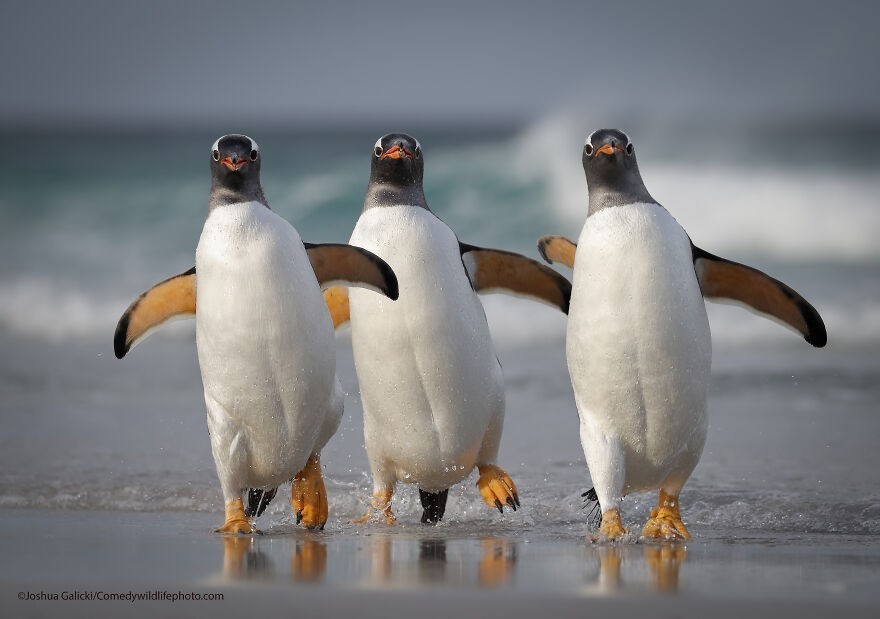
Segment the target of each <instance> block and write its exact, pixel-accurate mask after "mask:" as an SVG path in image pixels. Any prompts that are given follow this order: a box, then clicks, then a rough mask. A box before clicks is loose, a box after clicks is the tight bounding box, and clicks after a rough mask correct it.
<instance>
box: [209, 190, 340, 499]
mask: <svg viewBox="0 0 880 619" xmlns="http://www.w3.org/2000/svg"><path fill="white" fill-rule="evenodd" d="M196 278H197V279H196V295H197V302H196V307H197V309H196V344H197V347H198V354H199V365H200V366H201V371H202V381H203V383H204V387H205V399H206V402H207V403H208V427H209V430H210V432H211V439H212V443H213V447H214V448H215V458H217V449H218V446H219V449H220V451H221V456H220V458H219V459H218V471H220V469H221V464H222V463H221V462H220V461H219V460H222V459H223V458H224V456H223V454H225V453H226V452H228V451H235V450H237V452H238V454H239V455H241V454H242V448H243V450H244V451H243V453H244V454H246V455H245V456H242V457H246V458H247V462H246V470H247V477H248V479H245V480H239V483H242V484H247V485H251V486H255V487H259V486H263V487H265V486H271V485H277V484H278V483H282V482H284V481H286V480H289V479H290V478H291V477H292V476H293V475H294V474H295V473H296V472H297V471H299V470H300V469H301V468H302V467H303V466H304V464H305V462H306V459H307V458H308V457H309V455H310V454H311V453H312V452H313V451H315V450H316V449H320V447H322V446H323V443H322V442H321V441H323V442H326V440H327V439H329V436H326V437H325V436H322V435H326V434H327V426H328V425H329V426H331V427H332V426H333V424H332V421H331V422H330V423H327V422H328V419H329V418H332V416H333V415H339V414H341V400H340V399H339V394H335V393H334V388H335V373H336V359H335V344H334V339H333V328H332V325H331V323H330V318H329V315H328V313H327V311H326V310H325V308H324V303H323V297H322V295H321V291H320V288H319V287H318V283H317V280H316V279H315V275H314V272H313V271H312V268H311V265H310V263H309V259H308V255H307V254H306V251H305V248H304V247H303V244H302V241H301V240H300V238H299V235H298V234H297V232H296V230H294V228H293V227H292V226H291V225H290V224H289V223H288V222H287V221H285V220H284V219H282V218H281V217H279V216H278V215H276V214H274V213H273V212H272V211H270V210H269V209H267V208H266V207H264V206H262V205H260V204H257V203H243V204H235V205H231V206H223V207H220V208H217V209H215V210H214V211H212V212H211V214H210V215H209V217H208V219H207V221H206V222H205V227H204V229H203V231H202V236H201V238H200V240H199V246H198V249H197V251H196ZM332 429H335V427H332ZM332 429H331V430H330V433H331V434H332ZM224 450H225V451H224ZM233 456H234V454H228V457H233ZM221 477H222V471H221Z"/></svg>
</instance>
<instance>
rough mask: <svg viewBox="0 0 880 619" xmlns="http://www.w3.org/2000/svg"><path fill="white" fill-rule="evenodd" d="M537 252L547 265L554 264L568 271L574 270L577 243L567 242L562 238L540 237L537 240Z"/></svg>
mask: <svg viewBox="0 0 880 619" xmlns="http://www.w3.org/2000/svg"><path fill="white" fill-rule="evenodd" d="M538 251H539V252H541V257H542V258H544V260H546V261H547V262H548V263H549V264H553V263H554V262H556V263H559V264H563V265H565V266H567V267H568V268H569V269H573V268H574V255H575V253H576V252H577V243H573V242H572V241H569V240H568V239H567V238H565V237H564V236H556V235H549V236H542V237H541V238H540V239H538Z"/></svg>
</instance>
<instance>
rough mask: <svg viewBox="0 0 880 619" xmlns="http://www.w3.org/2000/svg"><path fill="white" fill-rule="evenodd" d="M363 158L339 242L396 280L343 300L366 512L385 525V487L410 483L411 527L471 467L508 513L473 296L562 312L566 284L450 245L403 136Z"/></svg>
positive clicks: (491, 363) (507, 487) (493, 365)
mask: <svg viewBox="0 0 880 619" xmlns="http://www.w3.org/2000/svg"><path fill="white" fill-rule="evenodd" d="M371 159H372V164H371V173H370V182H369V185H368V187H367V195H366V199H365V201H364V210H363V213H362V214H361V216H360V218H359V219H358V222H357V225H356V226H355V229H354V232H353V234H352V236H351V240H350V241H349V242H350V243H351V244H352V245H356V246H358V247H363V248H364V249H367V250H369V251H371V252H373V253H375V254H376V255H378V256H381V257H382V258H383V259H384V260H386V261H387V262H388V264H389V265H391V267H392V268H393V269H394V272H395V273H396V274H397V277H398V282H399V284H400V298H399V299H398V300H397V301H395V302H393V303H390V302H388V303H386V302H385V300H384V299H381V300H380V299H379V297H378V296H377V295H372V296H373V298H371V295H369V294H361V292H362V291H360V290H351V292H350V312H351V328H352V346H353V349H354V360H355V367H356V369H357V375H358V380H359V383H360V389H361V399H362V402H363V408H364V439H365V444H366V448H367V454H368V457H369V461H370V468H371V472H372V476H373V501H372V509H373V510H378V511H379V512H381V514H382V517H384V520H385V521H386V522H387V523H389V524H390V523H392V522H394V520H395V518H394V515H393V513H392V511H391V497H392V494H393V492H394V487H395V484H396V483H397V482H405V483H413V484H416V485H417V486H418V488H419V492H420V495H421V501H422V507H423V510H424V511H423V515H422V521H423V522H428V523H435V522H437V521H439V520H440V519H441V518H442V517H443V514H444V509H445V505H446V497H447V493H448V489H449V487H450V486H452V485H453V484H456V483H458V482H460V481H461V480H463V479H464V478H465V477H467V476H468V475H469V474H470V473H471V471H472V470H473V469H474V467H475V466H476V468H477V469H478V471H479V480H478V481H477V487H478V488H479V491H480V494H481V496H482V498H483V500H484V501H485V502H486V504H487V505H489V506H493V507H495V508H497V509H498V510H499V511H502V512H503V507H504V506H505V505H506V506H508V507H509V508H511V509H513V510H515V509H516V508H517V507H518V506H519V503H520V501H519V494H518V492H517V488H516V486H515V485H514V482H513V481H512V480H511V478H510V476H509V475H508V474H507V473H506V472H505V471H504V470H502V469H501V468H500V467H499V466H497V464H496V459H497V456H498V448H499V444H500V441H501V430H502V424H503V419H504V389H503V380H502V374H501V366H500V364H499V362H498V358H497V357H496V355H495V352H494V350H493V346H492V341H491V338H490V335H489V327H488V324H487V322H486V315H485V313H484V311H483V306H482V304H481V303H480V300H479V298H478V297H477V292H487V291H500V292H511V293H514V294H519V295H524V296H529V297H532V298H535V299H537V300H540V301H543V302H545V303H549V304H551V305H554V306H556V307H558V308H559V309H560V310H562V311H563V312H566V311H567V310H568V302H569V295H570V290H571V285H570V284H569V282H568V280H566V279H565V278H564V277H562V276H561V275H559V274H558V273H556V272H555V271H554V270H552V269H549V268H547V267H545V266H543V265H541V264H539V263H538V262H536V261H534V260H531V259H529V258H526V257H524V256H521V255H519V254H514V253H510V252H504V251H498V250H493V249H483V248H479V247H475V246H473V245H467V244H464V243H461V242H459V240H458V238H457V237H456V235H455V233H454V232H453V231H452V230H451V229H450V228H449V226H447V225H446V224H445V223H444V222H443V221H441V220H440V219H439V218H438V217H437V216H436V215H435V214H434V213H433V212H432V211H431V209H430V208H428V203H427V201H426V200H425V195H424V192H423V190H422V177H423V173H424V158H423V154H422V148H421V145H420V144H419V143H418V142H417V141H416V140H415V139H414V138H412V137H410V136H408V135H405V134H402V133H393V134H389V135H386V136H384V137H382V138H380V139H379V140H378V141H377V142H376V144H375V146H374V147H373V152H372V154H371ZM371 513H372V512H368V513H367V515H366V516H365V517H364V518H363V519H362V520H361V521H366V520H367V519H368V518H369V517H370V516H371Z"/></svg>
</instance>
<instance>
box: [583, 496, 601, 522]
mask: <svg viewBox="0 0 880 619" xmlns="http://www.w3.org/2000/svg"><path fill="white" fill-rule="evenodd" d="M581 496H582V497H584V507H583V509H587V508H590V513H589V519H590V522H592V523H593V526H596V527H598V526H599V525H600V524H601V523H602V506H601V505H600V504H599V494H598V493H597V492H596V488H590V489H589V490H587V491H586V492H584V493H582V494H581ZM590 503H595V505H593V506H592V507H590Z"/></svg>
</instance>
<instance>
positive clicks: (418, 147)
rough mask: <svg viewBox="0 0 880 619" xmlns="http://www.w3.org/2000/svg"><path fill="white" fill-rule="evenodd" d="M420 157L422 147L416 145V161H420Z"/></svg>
mask: <svg viewBox="0 0 880 619" xmlns="http://www.w3.org/2000/svg"><path fill="white" fill-rule="evenodd" d="M421 157H422V147H421V146H419V145H418V144H416V159H421Z"/></svg>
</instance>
